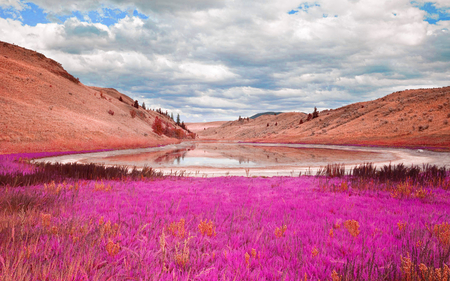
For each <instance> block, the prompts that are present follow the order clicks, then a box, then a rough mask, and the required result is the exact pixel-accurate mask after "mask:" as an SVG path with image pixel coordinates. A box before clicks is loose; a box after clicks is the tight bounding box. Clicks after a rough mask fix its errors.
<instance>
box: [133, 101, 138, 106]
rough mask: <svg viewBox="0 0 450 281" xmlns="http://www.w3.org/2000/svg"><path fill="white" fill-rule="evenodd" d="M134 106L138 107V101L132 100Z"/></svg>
mask: <svg viewBox="0 0 450 281" xmlns="http://www.w3.org/2000/svg"><path fill="white" fill-rule="evenodd" d="M133 106H134V107H136V108H139V102H138V101H137V100H135V101H134V105H133Z"/></svg>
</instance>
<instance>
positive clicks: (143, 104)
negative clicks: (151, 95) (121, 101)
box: [142, 102, 147, 110]
mask: <svg viewBox="0 0 450 281" xmlns="http://www.w3.org/2000/svg"><path fill="white" fill-rule="evenodd" d="M142 108H143V109H144V110H145V109H147V108H145V102H142Z"/></svg>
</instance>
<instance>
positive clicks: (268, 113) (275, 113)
mask: <svg viewBox="0 0 450 281" xmlns="http://www.w3.org/2000/svg"><path fill="white" fill-rule="evenodd" d="M281 113H283V112H272V111H270V112H262V113H257V114H255V115H253V116H251V117H250V119H256V118H258V117H259V116H262V115H277V114H281Z"/></svg>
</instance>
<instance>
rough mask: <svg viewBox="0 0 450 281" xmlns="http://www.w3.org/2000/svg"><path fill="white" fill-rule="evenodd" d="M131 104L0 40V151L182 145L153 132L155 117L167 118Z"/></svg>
mask: <svg viewBox="0 0 450 281" xmlns="http://www.w3.org/2000/svg"><path fill="white" fill-rule="evenodd" d="M120 96H122V99H123V100H124V102H121V101H119V97H120ZM132 103H133V100H132V99H131V98H129V97H127V96H125V95H123V94H121V93H119V92H118V91H116V90H114V89H102V88H97V87H87V86H85V85H83V84H81V83H80V82H79V81H78V79H76V78H74V77H73V76H72V75H70V74H69V73H67V72H66V71H65V70H64V69H63V68H62V66H61V65H60V64H59V63H57V62H55V61H53V60H51V59H49V58H46V57H45V56H44V55H42V54H39V53H36V52H34V51H31V50H27V49H24V48H21V47H18V46H15V45H11V44H8V43H3V42H0V153H13V152H34V151H68V150H91V149H102V148H130V147H145V146H155V145H161V144H166V143H173V142H178V140H176V139H171V138H167V137H165V136H158V135H156V134H155V133H153V130H152V128H151V125H152V124H153V122H154V120H155V117H156V116H160V118H163V120H166V121H168V122H171V120H170V121H169V118H167V117H165V116H163V115H160V114H158V113H157V112H154V111H147V110H144V109H142V108H139V109H136V108H134V107H132V106H131V104H132ZM132 111H135V113H136V116H135V117H134V118H133V117H132V114H131V112H132ZM172 123H173V122H172Z"/></svg>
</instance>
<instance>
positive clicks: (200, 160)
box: [172, 157, 257, 168]
mask: <svg viewBox="0 0 450 281" xmlns="http://www.w3.org/2000/svg"><path fill="white" fill-rule="evenodd" d="M172 164H173V165H177V166H181V167H183V166H185V167H190V166H203V167H217V168H224V167H232V168H238V167H255V166H257V164H256V163H255V162H251V161H249V160H242V159H238V160H237V159H230V158H210V157H185V158H181V157H178V158H176V159H175V160H174V161H173V163H172Z"/></svg>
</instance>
